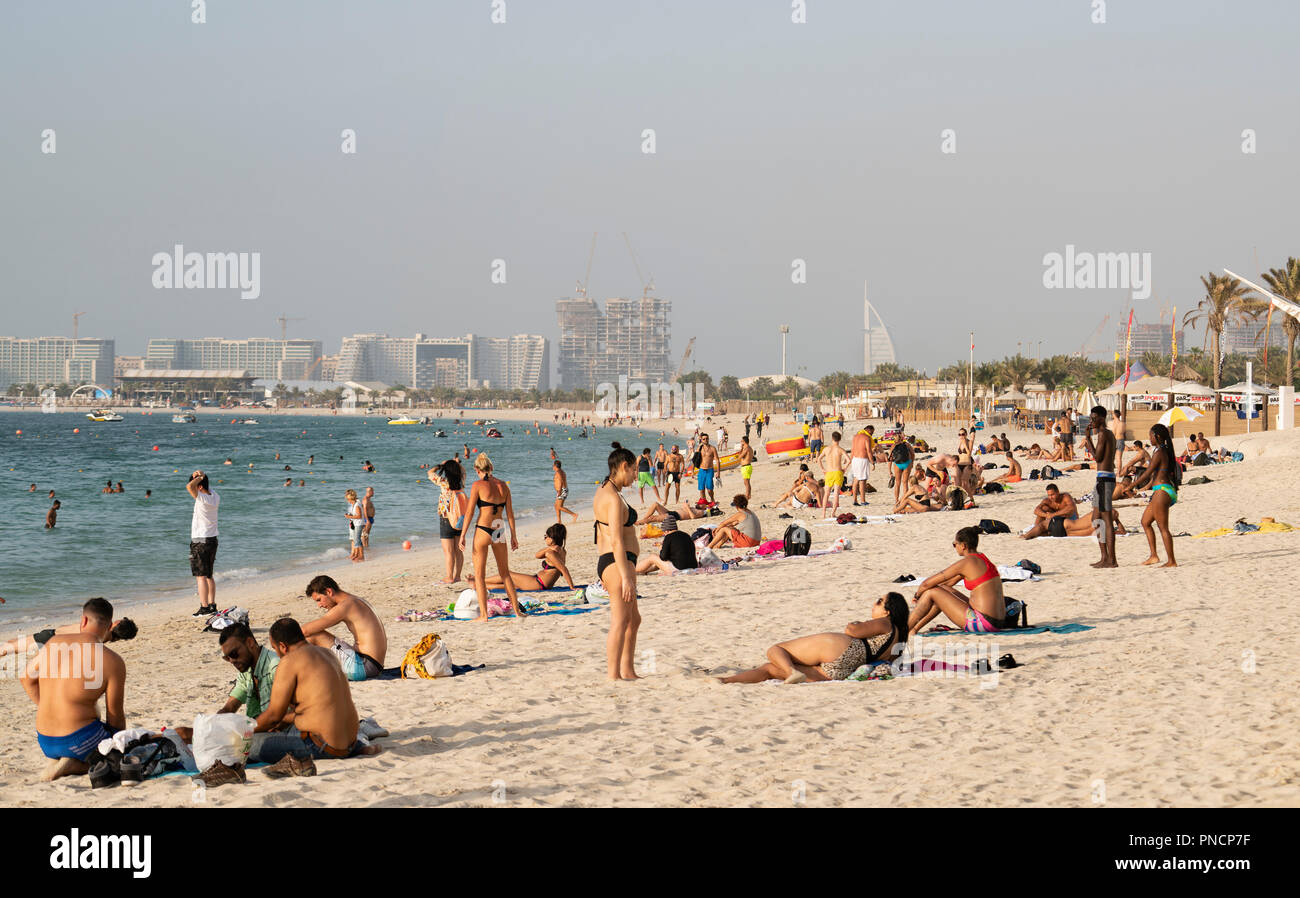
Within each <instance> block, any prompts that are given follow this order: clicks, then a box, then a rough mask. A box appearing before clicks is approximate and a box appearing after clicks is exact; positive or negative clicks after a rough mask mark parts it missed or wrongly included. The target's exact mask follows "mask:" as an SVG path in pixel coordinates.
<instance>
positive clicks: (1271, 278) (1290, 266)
mask: <svg viewBox="0 0 1300 898" xmlns="http://www.w3.org/2000/svg"><path fill="white" fill-rule="evenodd" d="M1260 277H1261V278H1263V279H1264V283H1265V284H1267V285H1268V288H1269V289H1270V290H1272V291H1273V292H1274V293H1276V294H1277V295H1278V296H1280V297H1282V298H1283V299H1289V300H1291V301H1292V302H1294V303H1300V259H1295V258H1290V257H1288V258H1287V260H1286V267H1285V268H1270V269H1269V270H1268V271H1266V272H1264V273H1263V274H1261V275H1260ZM1282 333H1283V334H1285V335H1286V385H1287V386H1289V387H1290V386H1294V385H1295V341H1296V338H1298V337H1300V319H1296V318H1293V317H1292V316H1290V315H1283V316H1282Z"/></svg>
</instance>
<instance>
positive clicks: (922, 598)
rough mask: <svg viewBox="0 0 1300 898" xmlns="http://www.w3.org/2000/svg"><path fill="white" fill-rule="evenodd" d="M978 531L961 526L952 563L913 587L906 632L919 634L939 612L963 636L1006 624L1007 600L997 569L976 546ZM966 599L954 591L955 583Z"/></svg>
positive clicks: (987, 631) (976, 528)
mask: <svg viewBox="0 0 1300 898" xmlns="http://www.w3.org/2000/svg"><path fill="white" fill-rule="evenodd" d="M979 541H980V529H979V528H978V527H963V528H961V529H960V530H958V531H957V537H956V539H954V540H953V543H952V547H953V548H954V549H956V550H957V555H958V556H959V559H958V561H957V562H956V563H955V564H952V565H949V566H948V567H947V568H945V569H944V570H942V571H940V572H939V573H937V574H934V575H932V576H930V577H927V578H926V579H925V580H923V581H922V582H921V585H920V586H918V587H917V588H916V607H915V608H913V609H912V614H911V617H909V618H908V629H909V630H910V631H911V632H912V633H917V632H919V631H920V630H921V629H922V628H923V627H925V626H926V625H927V624H929V623H930V621H932V620H934V618H935V617H937V616H938V614H939V612H941V611H942V612H943V613H944V614H945V615H947V617H948V620H950V621H952V622H953V623H954V624H956V625H957V626H959V627H961V628H962V629H963V630H965V631H966V632H967V633H996V632H997V631H998V630H1000V629H1002V628H1004V627H1005V626H1006V625H1007V621H1006V616H1007V600H1006V596H1005V595H1003V593H1002V578H1001V577H999V576H998V568H997V565H995V564H994V563H993V562H991V561H989V560H988V557H987V556H986V555H984V554H983V553H982V552H978V551H976V549H977V548H978V547H979ZM958 580H961V581H962V585H963V586H965V587H966V590H967V591H968V592H969V593H970V597H969V598H967V597H966V596H964V595H962V594H961V593H960V592H958V591H957V589H956V585H957V581H958Z"/></svg>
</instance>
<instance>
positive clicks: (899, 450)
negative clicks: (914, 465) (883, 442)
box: [889, 440, 907, 462]
mask: <svg viewBox="0 0 1300 898" xmlns="http://www.w3.org/2000/svg"><path fill="white" fill-rule="evenodd" d="M889 460H890V461H892V462H904V461H907V444H906V443H904V442H903V441H902V440H899V441H898V442H897V443H895V444H894V448H893V449H890V450H889Z"/></svg>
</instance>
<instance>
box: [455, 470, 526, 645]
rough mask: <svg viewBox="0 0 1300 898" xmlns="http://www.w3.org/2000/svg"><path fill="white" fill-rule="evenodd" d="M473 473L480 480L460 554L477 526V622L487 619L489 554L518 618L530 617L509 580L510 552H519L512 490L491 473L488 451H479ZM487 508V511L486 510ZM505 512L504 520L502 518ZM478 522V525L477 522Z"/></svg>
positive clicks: (473, 491) (473, 493)
mask: <svg viewBox="0 0 1300 898" xmlns="http://www.w3.org/2000/svg"><path fill="white" fill-rule="evenodd" d="M474 470H475V471H477V472H478V476H479V479H478V480H476V481H474V485H473V486H472V487H470V492H469V512H468V514H467V515H466V517H465V528H464V529H463V530H462V531H461V534H460V548H461V551H464V549H465V537H466V535H467V534H468V533H469V532H470V527H471V525H472V526H473V527H474V530H473V532H474V544H473V554H472V556H471V559H472V563H473V565H474V591H475V592H476V593H478V610H479V616H478V617H476V618H474V620H475V621H486V620H487V619H488V607H487V586H485V585H484V583H485V581H486V580H487V559H488V552H491V553H492V556H493V558H495V559H496V563H497V573H498V574H500V575H501V577H502V580H503V581H504V582H505V589H506V596H507V597H508V598H509V599H510V607H511V608H513V609H514V612H515V616H516V617H517V618H523V617H526V616H527V615H526V614H525V613H524V609H523V607H522V606H521V605H520V604H519V594H518V593H517V592H516V591H515V584H514V581H513V580H511V579H510V555H509V552H510V551H517V550H518V549H519V537H518V536H516V531H515V507H514V503H513V502H512V501H511V498H510V487H509V486H507V485H506V482H505V481H504V480H500V479H499V478H497V477H494V476H493V474H492V460H491V459H490V458H488V455H487V453H486V452H480V453H479V454H478V456H477V457H476V458H475V459H474ZM484 509H486V511H484ZM502 512H504V513H505V517H504V518H503V517H502ZM476 520H477V523H475V521H476ZM507 532H509V534H510V548H509V550H507V548H506V533H507Z"/></svg>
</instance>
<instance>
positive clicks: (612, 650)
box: [592, 443, 641, 680]
mask: <svg viewBox="0 0 1300 898" xmlns="http://www.w3.org/2000/svg"><path fill="white" fill-rule="evenodd" d="M636 479H637V472H636V456H635V455H633V454H632V451H631V450H630V449H624V448H623V447H622V446H620V445H619V444H618V443H614V451H613V452H611V453H610V454H609V476H608V477H606V478H605V479H604V481H602V482H601V484H600V486H599V487H598V488H597V490H596V498H595V500H594V501H593V502H592V511H594V512H595V515H596V523H595V524H593V525H592V530H594V531H595V541H596V547H597V549H598V550H599V552H600V558H599V559H598V560H597V561H596V579H597V580H599V581H600V582H601V585H602V586H604V587H605V589H606V590H607V591H608V592H609V636H608V637H606V639H605V662H606V665H607V668H608V677H609V679H611V680H635V679H638V677H637V675H636V670H635V669H634V666H633V661H634V658H635V655H636V631H637V629H638V628H639V627H640V626H641V612H640V611H639V610H638V609H637V605H636V558H637V553H638V547H637V541H636V512H635V511H633V510H632V506H630V505H628V504H627V502H625V501H624V500H623V496H622V495H621V494H620V492H619V491H620V490H622V489H624V488H625V487H629V486H631V485H632V484H634V483H636Z"/></svg>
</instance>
